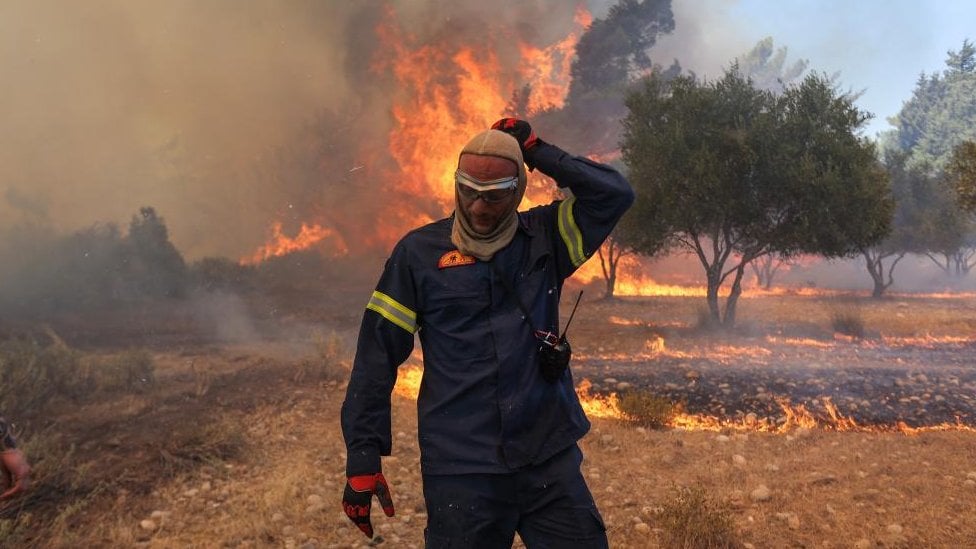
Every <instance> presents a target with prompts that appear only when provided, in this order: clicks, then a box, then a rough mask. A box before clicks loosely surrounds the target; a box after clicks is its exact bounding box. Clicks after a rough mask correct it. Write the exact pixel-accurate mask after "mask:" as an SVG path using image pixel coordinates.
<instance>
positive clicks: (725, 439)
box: [715, 435, 732, 442]
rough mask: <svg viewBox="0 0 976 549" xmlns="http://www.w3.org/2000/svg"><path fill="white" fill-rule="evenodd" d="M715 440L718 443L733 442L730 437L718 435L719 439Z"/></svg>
mask: <svg viewBox="0 0 976 549" xmlns="http://www.w3.org/2000/svg"><path fill="white" fill-rule="evenodd" d="M715 440H716V441H717V442H728V441H730V440H732V439H730V438H729V437H728V436H726V435H718V436H717V437H715Z"/></svg>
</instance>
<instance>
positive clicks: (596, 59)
mask: <svg viewBox="0 0 976 549" xmlns="http://www.w3.org/2000/svg"><path fill="white" fill-rule="evenodd" d="M673 30H674V15H673V13H672V12H671V1H670V0H620V1H619V2H618V3H617V4H616V5H614V6H612V7H611V8H610V10H609V12H608V13H607V15H606V16H605V17H602V18H597V19H595V20H593V22H592V24H591V25H590V26H589V28H588V29H587V30H586V32H585V33H583V35H582V36H581V37H580V39H579V42H577V44H576V50H575V54H576V55H575V58H574V60H573V63H572V65H571V66H570V74H571V76H572V80H571V82H570V86H569V93H568V94H567V97H566V105H565V106H564V107H563V108H562V109H553V110H549V111H545V112H540V113H531V114H532V119H533V125H534V126H536V129H537V130H538V131H539V134H540V135H541V136H543V137H544V138H545V139H548V140H552V142H553V143H558V144H559V145H560V146H561V147H564V148H565V149H566V150H569V151H574V152H576V153H579V154H587V155H589V154H600V155H605V154H610V153H613V152H615V151H616V150H617V147H618V142H619V140H620V119H621V118H623V117H624V115H625V114H626V108H625V107H624V96H625V95H626V93H627V90H628V89H629V88H630V86H631V85H632V84H633V81H634V79H635V78H637V77H640V76H642V75H644V74H646V73H647V72H648V71H650V70H652V69H655V70H658V71H662V69H661V68H660V67H656V66H655V65H654V64H653V62H652V61H651V59H650V57H649V55H648V50H649V49H650V48H651V47H652V46H654V44H655V43H657V38H658V36H660V35H663V34H667V33H670V32H671V31H673ZM663 72H664V73H665V74H668V75H674V76H676V75H677V74H679V73H680V72H681V67H680V66H679V65H678V64H677V61H675V63H674V64H673V65H672V66H671V67H670V68H668V69H666V70H663ZM528 93H529V90H526V89H522V90H516V91H515V93H514V94H513V97H512V101H511V104H510V106H509V109H510V112H512V114H516V113H518V112H519V110H518V109H520V108H521V109H522V110H524V107H520V106H523V105H525V103H526V98H525V96H526V95H527V94H528Z"/></svg>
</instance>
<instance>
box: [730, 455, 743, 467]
mask: <svg viewBox="0 0 976 549" xmlns="http://www.w3.org/2000/svg"><path fill="white" fill-rule="evenodd" d="M732 463H734V464H735V465H737V466H739V467H743V466H745V464H746V458H745V456H742V455H739V454H735V455H734V456H732Z"/></svg>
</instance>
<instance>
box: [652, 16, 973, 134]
mask: <svg viewBox="0 0 976 549" xmlns="http://www.w3.org/2000/svg"><path fill="white" fill-rule="evenodd" d="M672 7H673V10H674V12H675V27H676V28H675V32H674V35H673V36H670V37H667V38H665V39H664V40H662V41H661V43H660V49H659V50H658V52H657V53H658V55H663V54H664V53H667V54H670V55H671V56H672V57H678V58H679V59H680V61H681V64H682V66H684V67H686V68H689V69H692V70H695V71H696V72H698V73H699V75H709V76H712V75H718V74H720V70H721V68H722V67H725V66H727V65H728V58H729V57H732V56H734V55H738V54H741V53H743V52H745V51H748V50H749V49H750V48H751V47H752V46H753V45H755V43H756V42H758V41H759V40H761V39H762V38H764V37H766V36H771V37H772V38H773V42H774V44H775V46H776V47H781V46H785V47H787V49H788V52H789V55H788V57H787V59H788V61H789V60H797V59H807V60H809V61H810V69H813V70H818V71H823V72H826V73H828V74H833V73H834V72H838V71H839V72H840V80H841V83H842V84H843V85H844V87H845V88H852V89H854V90H861V89H863V90H865V91H864V95H863V96H861V98H860V100H859V101H858V104H859V105H860V106H861V108H863V109H865V110H867V111H869V112H872V113H874V115H875V118H874V119H873V120H872V121H871V122H870V123H869V126H868V128H867V132H866V133H867V135H872V136H873V135H875V134H876V133H877V132H878V131H882V130H887V129H889V128H890V126H889V124H888V122H887V118H888V117H890V116H893V115H895V114H897V112H898V111H899V110H900V109H901V105H902V102H903V101H905V100H906V99H908V98H909V97H910V95H911V92H912V90H913V88H914V87H915V82H916V80H917V79H918V76H919V74H920V73H921V72H923V71H924V72H926V73H932V72H937V71H941V70H942V68H943V67H944V62H945V59H946V52H947V51H948V50H959V48H960V46H961V45H962V42H963V39H966V38H968V39H970V41H974V40H976V1H973V0H675V1H674V2H673V4H672Z"/></svg>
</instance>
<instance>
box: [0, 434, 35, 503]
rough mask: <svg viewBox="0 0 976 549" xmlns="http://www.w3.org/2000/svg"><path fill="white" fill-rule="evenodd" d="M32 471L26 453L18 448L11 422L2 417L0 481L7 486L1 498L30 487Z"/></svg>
mask: <svg viewBox="0 0 976 549" xmlns="http://www.w3.org/2000/svg"><path fill="white" fill-rule="evenodd" d="M30 473H31V468H30V465H29V464H28V463H27V458H25V457H24V453H23V452H21V451H20V448H17V441H16V440H14V436H13V434H12V433H11V432H10V424H9V423H7V421H6V420H5V419H3V418H2V417H0V483H2V486H3V487H5V488H6V490H5V491H4V492H3V493H0V500H5V499H7V498H11V497H14V496H16V495H17V494H20V493H22V492H25V491H26V490H27V489H28V488H30Z"/></svg>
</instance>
